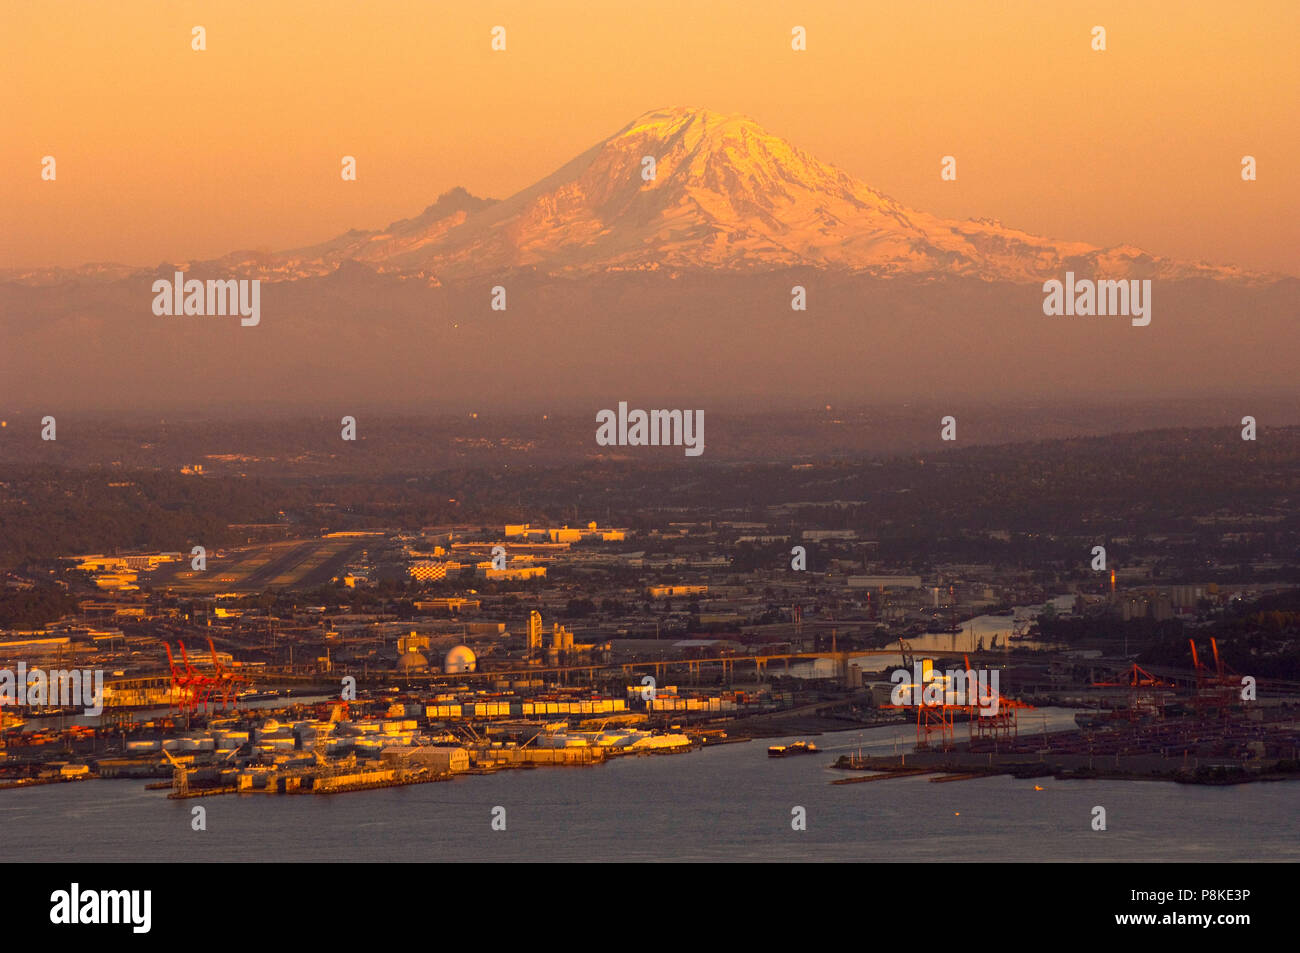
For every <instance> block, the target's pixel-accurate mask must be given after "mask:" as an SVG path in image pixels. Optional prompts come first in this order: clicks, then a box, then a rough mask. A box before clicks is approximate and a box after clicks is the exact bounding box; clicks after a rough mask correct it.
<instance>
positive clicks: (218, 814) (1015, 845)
mask: <svg viewBox="0 0 1300 953" xmlns="http://www.w3.org/2000/svg"><path fill="white" fill-rule="evenodd" d="M1072 714H1073V713H1072V711H1070V710H1063V709H1053V710H1048V711H1041V712H1030V713H1026V718H1025V719H1024V721H1023V722H1022V737H1023V736H1024V735H1025V734H1030V733H1032V732H1033V728H1034V727H1035V722H1038V723H1040V724H1041V723H1045V724H1046V727H1047V729H1048V730H1049V731H1050V730H1052V729H1056V728H1063V727H1066V726H1067V725H1068V723H1069V722H1070V719H1071V718H1072ZM788 740H797V739H788ZM896 740H901V742H902V744H900V747H910V742H911V740H912V734H911V731H910V730H908V729H906V728H904V729H900V728H898V727H886V728H874V729H867V730H862V731H848V732H837V733H833V734H825V735H820V736H817V738H816V741H817V746H818V748H820V749H821V751H820V753H819V754H817V755H815V756H811V757H806V758H788V759H770V758H768V757H767V752H766V748H767V745H768V744H769V743H776V741H775V740H774V741H771V742H769V741H763V742H757V741H756V742H750V743H746V744H733V745H720V746H713V747H706V748H703V749H700V750H697V751H692V752H690V753H688V754H676V755H663V756H646V757H627V758H619V759H615V760H613V761H611V762H609V763H607V764H604V765H601V766H598V767H591V768H538V769H534V770H516V771H506V772H500V773H497V774H493V775H488V776H482V777H463V778H459V779H457V780H456V781H454V782H452V783H448V784H423V785H414V786H411V787H404V788H390V789H384V790H377V791H367V792H361V793H354V794H340V795H331V796H327V797H281V798H269V797H265V796H261V795H243V796H227V797H213V798H207V799H199V800H194V801H169V800H167V798H166V792H164V791H146V790H145V789H144V786H143V784H142V783H140V782H139V781H109V780H92V781H78V782H72V783H67V784H54V785H49V786H45V787H42V788H36V789H30V790H14V791H7V792H4V794H3V795H2V796H0V834H2V836H3V837H4V840H5V850H6V856H8V857H10V858H12V859H14V860H19V861H45V860H74V859H75V860H78V861H141V860H142V861H213V862H222V861H225V862H249V861H391V860H395V861H431V860H432V861H528V860H566V861H700V860H712V861H728V860H736V861H740V860H745V861H778V860H819V861H825V860H844V861H848V860H860V861H870V862H881V861H896V862H902V861H946V860H951V861H989V860H994V861H1020V860H1024V861H1134V860H1137V861H1197V860H1216V861H1222V860H1231V861H1260V860H1263V861H1284V860H1290V861H1296V860H1300V819H1298V818H1297V812H1296V809H1295V805H1296V796H1297V790H1298V789H1297V787H1296V785H1295V783H1294V782H1278V783H1261V784H1249V785H1239V786H1233V787H1206V786H1200V785H1173V784H1167V783H1148V782H1133V781H1057V780H1054V779H1053V778H1038V779H1034V780H1015V779H1012V778H1008V777H995V778H982V779H976V780H970V781H961V782H956V783H952V784H933V783H930V782H929V780H928V779H927V778H926V777H924V776H922V777H915V778H905V779H898V780H890V781H884V782H882V783H878V784H851V785H833V784H831V783H829V782H830V781H832V780H834V779H836V778H838V777H842V776H843V772H838V771H834V770H832V769H830V768H829V765H830V764H831V762H833V761H834V760H835V759H836V758H837V757H839V756H840V755H842V754H850V753H853V752H855V751H857V750H858V748H859V746H861V747H862V750H863V751H864V753H865V752H874V753H882V754H883V753H888V752H890V751H892V750H893V747H894V744H895V741H896ZM1036 785H1037V786H1039V787H1041V788H1042V790H1035V786H1036ZM200 804H201V805H203V806H204V807H205V808H206V810H207V828H208V829H207V830H206V831H200V832H196V831H193V830H191V829H190V818H191V809H192V808H193V807H194V806H196V805H200ZM498 805H500V806H504V807H505V808H506V817H507V829H506V830H505V831H494V830H492V828H491V811H492V808H493V807H495V806H498ZM796 805H799V806H802V807H804V808H806V810H807V818H808V829H807V830H806V831H794V830H792V829H791V824H790V821H791V809H792V808H793V807H794V806H796ZM1096 805H1101V806H1103V807H1105V808H1106V812H1107V824H1108V830H1106V831H1104V832H1098V831H1093V830H1092V829H1091V826H1090V824H1091V818H1092V809H1093V807H1094V806H1096ZM1225 818H1231V819H1232V822H1231V824H1227V823H1225Z"/></svg>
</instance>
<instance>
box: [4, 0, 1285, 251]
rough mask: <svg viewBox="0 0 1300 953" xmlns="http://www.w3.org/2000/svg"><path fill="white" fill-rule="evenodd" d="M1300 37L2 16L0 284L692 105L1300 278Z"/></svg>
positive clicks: (886, 22) (282, 238)
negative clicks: (346, 176) (954, 172)
mask: <svg viewBox="0 0 1300 953" xmlns="http://www.w3.org/2000/svg"><path fill="white" fill-rule="evenodd" d="M497 24H500V25H503V26H505V27H506V29H507V50H506V52H504V53H495V52H493V51H491V49H490V48H489V40H490V37H489V31H490V30H491V28H492V27H493V26H494V25H497ZM796 24H798V25H802V26H804V27H806V28H807V33H808V50H807V52H801V53H796V52H793V51H791V49H790V30H791V27H792V26H794V25H796ZM195 25H202V26H204V27H205V28H206V30H207V50H206V51H205V52H194V51H192V50H191V48H190V41H191V33H190V31H191V28H192V27H193V26H195ZM1094 25H1102V26H1104V27H1105V28H1106V30H1107V47H1108V49H1107V50H1106V52H1104V53H1099V52H1094V51H1093V50H1092V49H1091V47H1090V30H1091V29H1092V27H1093V26H1094ZM1297 36H1300V3H1297V2H1295V0H1271V2H1257V3H1251V2H1234V3H1227V2H1224V0H1219V2H1208V0H1177V2H1175V0H1163V2H1133V0H1129V2H1113V3H1112V2H1104V0H1091V2H1086V3H1074V2H1068V0H1051V2H1043V0H997V2H973V0H951V2H947V0H939V2H932V3H922V2H916V3H898V2H890V3H872V2H866V0H852V2H824V0H805V2H802V3H800V2H781V3H775V2H764V0H737V2H730V0H728V2H722V0H708V2H700V0H685V2H678V0H655V2H653V3H647V4H636V3H619V4H614V3H604V2H590V3H573V2H559V0H547V2H545V3H542V2H536V0H525V2H518V3H512V2H490V3H477V2H476V3H468V2H464V3H461V2H455V3H453V2H440V0H373V2H355V0H347V2H332V0H310V2H299V0H275V2H267V3H252V2H243V0H239V2H219V0H213V2H205V3H197V2H195V3H177V2H170V0H169V2H165V3H159V2H153V0H150V2H139V0H137V2H123V3H104V2H102V0H89V2H58V0H52V2H49V3H19V2H10V3H5V4H3V5H0V75H2V76H3V83H2V84H0V116H2V117H3V119H0V123H3V129H4V134H3V136H2V137H0V181H2V182H3V192H0V266H6V267H13V266H29V265H39V264H59V265H75V264H80V263H83V262H86V261H119V262H125V263H130V264H140V265H148V264H154V263H157V262H159V261H162V260H170V259H189V258H205V257H215V256H217V255H220V254H223V253H225V252H227V251H232V250H235V249H241V248H262V249H280V248H290V247H294V246H297V245H304V244H309V243H314V242H316V241H321V240H324V239H326V238H329V237H332V236H334V235H335V234H338V233H339V232H342V231H345V230H347V229H349V228H378V227H382V226H383V225H386V224H387V223H389V222H390V221H393V220H395V219H398V218H404V217H407V216H410V215H414V214H416V213H418V212H419V211H420V210H421V209H423V208H424V207H425V206H426V205H428V204H430V203H431V202H432V201H433V200H434V199H435V198H436V197H437V196H438V195H439V194H440V193H442V192H444V191H446V190H447V189H450V188H452V187H453V186H457V185H463V186H465V187H466V188H468V189H469V190H470V191H471V192H473V193H474V194H476V195H486V196H493V197H504V196H506V195H508V194H510V193H512V192H514V191H517V190H518V189H520V188H523V187H525V186H527V185H529V184H531V183H532V182H534V181H535V180H537V179H539V178H541V177H542V176H544V175H546V174H548V173H550V172H552V171H554V169H556V168H557V167H558V166H560V165H562V164H563V163H564V162H566V161H568V160H569V159H570V158H572V157H573V156H574V155H576V154H577V153H579V152H581V151H582V150H584V149H586V148H588V147H589V146H591V145H592V144H594V143H595V142H597V141H599V140H600V139H602V138H604V137H605V136H607V135H610V134H611V133H613V132H615V131H617V130H618V129H619V128H620V127H622V126H623V125H625V124H626V123H627V122H629V121H630V120H631V119H633V118H634V117H636V116H637V115H639V114H641V113H643V112H645V111H647V110H649V109H653V108H658V107H662V106H675V105H692V106H704V107H708V108H710V109H715V110H719V111H722V112H739V113H744V114H747V115H749V116H751V117H752V118H754V119H755V120H757V121H758V122H759V123H760V124H761V125H763V126H765V127H766V128H767V129H768V130H769V131H770V132H772V133H774V134H776V135H780V136H783V137H785V138H787V139H789V140H790V141H792V142H793V143H794V144H795V145H797V146H799V147H801V148H804V149H806V150H807V151H809V152H811V153H812V154H813V155H815V156H817V157H819V158H821V159H824V160H826V161H828V162H831V163H833V164H835V165H838V166H840V167H841V168H843V169H845V170H846V171H848V172H849V173H851V174H853V175H855V176H857V177H858V178H860V179H862V180H864V181H865V182H866V183H867V184H869V185H871V186H873V187H875V188H877V189H880V190H881V191H883V192H885V193H886V194H889V195H891V196H893V197H894V198H896V199H898V200H899V201H901V202H903V203H905V204H907V205H911V206H913V207H916V208H920V209H925V210H928V211H934V212H938V213H940V214H943V215H948V216H956V217H967V216H970V217H991V218H997V219H1000V220H1002V221H1003V222H1004V223H1006V224H1008V225H1013V226H1017V227H1020V228H1024V229H1026V230H1028V231H1031V232H1035V233H1039V234H1043V235H1047V236H1049V237H1054V238H1063V239H1075V240H1081V241H1088V242H1092V243H1095V244H1099V245H1111V244H1119V243H1131V244H1135V245H1138V246H1141V247H1143V248H1145V249H1147V250H1148V251H1151V252H1153V253H1156V254H1161V255H1167V256H1172V257H1179V258H1193V259H1204V260H1207V261H1210V262H1214V263H1221V264H1237V265H1241V266H1243V267H1246V268H1249V269H1256V270H1276V271H1285V272H1289V273H1291V274H1300V180H1298V179H1297V176H1296V175H1295V169H1296V167H1297V159H1298V158H1300V156H1298V155H1297V152H1298V151H1300V108H1298V105H1297V104H1300V56H1297V53H1296V49H1295V43H1296V38H1297ZM345 154H350V155H355V156H356V157H357V160H358V181H357V182H354V183H347V182H343V181H342V180H341V179H340V177H339V168H340V164H339V163H340V157H341V156H343V155H345ZM945 154H951V155H954V156H956V157H957V161H958V179H957V181H956V182H942V181H941V180H940V178H939V163H940V157H941V156H943V155H945ZM1247 154H1250V155H1254V156H1255V157H1256V158H1257V160H1258V170H1259V171H1258V175H1259V179H1258V181H1256V182H1253V183H1246V182H1243V181H1242V179H1241V175H1240V169H1241V158H1242V156H1243V155H1247ZM44 155H53V156H55V158H56V160H57V163H58V166H57V169H58V179H57V181H55V182H53V183H51V182H43V181H41V178H40V162H41V157H42V156H44Z"/></svg>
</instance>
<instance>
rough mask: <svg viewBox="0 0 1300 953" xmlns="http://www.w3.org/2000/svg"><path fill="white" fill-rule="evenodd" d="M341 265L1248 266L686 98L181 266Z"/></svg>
mask: <svg viewBox="0 0 1300 953" xmlns="http://www.w3.org/2000/svg"><path fill="white" fill-rule="evenodd" d="M646 157H650V158H652V159H653V160H654V165H655V169H654V176H653V178H647V177H646V176H643V170H645V169H646ZM347 262H360V263H363V264H365V265H368V266H369V267H371V268H373V269H374V270H375V271H378V272H381V273H387V274H393V273H396V274H399V275H407V276H410V277H414V278H420V279H423V280H425V281H428V282H429V283H430V284H438V283H440V281H441V280H442V279H453V280H454V279H460V278H467V277H472V276H479V275H500V274H502V273H503V272H509V271H511V270H515V269H530V270H535V271H537V272H540V273H542V274H549V275H581V274H584V273H593V272H595V273H600V272H618V271H646V270H648V271H653V270H657V269H672V270H707V271H728V272H735V271H749V270H773V269H779V268H786V267H795V266H798V267H814V268H824V269H832V270H844V271H849V272H856V273H862V274H869V275H878V276H891V275H900V276H901V275H953V276H964V277H976V278H981V279H985V280H991V281H1011V282H1031V281H1035V280H1042V279H1043V278H1046V277H1059V276H1060V275H1061V274H1062V273H1063V272H1064V271H1066V270H1073V271H1076V272H1079V273H1081V274H1104V275H1105V276H1106V277H1108V278H1121V277H1149V278H1153V277H1160V278H1188V277H1197V276H1203V277H1209V278H1220V279H1222V278H1239V277H1247V275H1246V274H1245V273H1243V272H1241V271H1240V270H1238V269H1235V268H1223V267H1214V266H1210V265H1206V264H1203V263H1190V262H1184V261H1173V260H1168V259H1162V258H1158V257H1154V256H1151V255H1149V254H1147V253H1146V252H1144V251H1142V250H1141V249H1138V248H1134V247H1132V246H1119V247H1115V248H1107V249H1101V248H1097V247H1094V246H1092V245H1088V244H1085V243H1082V242H1067V241H1055V240H1052V239H1048V238H1042V237H1039V236H1035V235H1031V234H1029V233H1027V232H1023V231H1020V230H1018V229H1014V228H1009V227H1007V226H1004V225H1003V224H1001V223H1000V222H997V221H994V220H990V219H979V220H965V221H956V220H949V219H943V218H940V217H938V216H936V215H931V214H929V213H926V212H920V211H916V210H914V209H910V208H907V207H906V206H904V205H902V204H900V203H899V202H896V201H895V200H893V199H891V198H889V197H888V196H886V195H883V194H882V193H880V192H878V191H876V190H875V189H873V188H871V187H869V186H867V185H866V184H864V183H862V182H860V181H858V180H856V179H854V178H853V177H852V176H850V175H849V174H847V173H846V172H843V171H841V170H840V169H837V168H835V167H834V166H831V165H828V164H827V163H825V162H821V161H820V160H818V159H816V158H814V157H813V156H810V155H808V154H807V153H806V152H803V151H802V150H800V149H798V148H796V147H795V146H793V145H791V144H790V143H788V142H786V141H785V140H784V139H781V138H780V137H778V136H774V135H772V134H771V133H769V132H767V131H765V130H764V129H763V128H762V127H761V126H759V125H758V124H757V123H755V122H754V121H752V120H750V119H748V118H745V117H743V116H731V115H722V114H719V113H716V112H711V111H709V110H706V109H687V108H680V107H679V108H673V109H661V110H655V111H653V112H649V113H646V114H645V115H643V116H640V117H638V118H637V119H635V120H633V121H632V122H631V123H629V124H628V125H626V126H625V127H623V128H622V129H620V130H619V131H618V132H616V133H615V134H614V135H612V136H610V137H609V138H607V139H605V140H603V141H602V142H599V143H597V144H596V145H595V146H593V147H592V148H590V149H588V150H587V151H586V152H584V153H582V154H581V155H579V156H577V157H576V158H574V159H573V160H572V161H570V162H569V163H567V164H566V165H564V166H563V167H562V168H560V169H558V170H557V171H555V172H554V173H552V174H551V175H549V176H547V177H546V178H544V179H542V180H541V181H539V182H537V183H536V184H534V185H533V186H531V187H529V188H527V189H525V190H523V191H522V192H519V193H517V194H515V195H513V196H511V197H510V198H508V199H505V200H504V201H499V202H498V201H493V200H490V199H480V198H475V197H474V196H472V195H470V194H469V193H468V192H466V191H465V190H464V189H459V188H458V189H454V190H452V191H450V192H448V193H446V194H444V195H443V196H442V197H440V198H439V199H438V200H437V202H435V203H434V204H433V205H431V206H429V207H428V208H426V209H425V210H424V211H423V212H422V213H420V214H419V215H417V216H415V217H414V218H409V219H404V220H402V221H398V222H394V223H393V224H391V225H389V226H388V227H387V228H385V229H382V230H379V231H357V230H353V231H350V232H347V233H346V234H344V235H340V236H338V237H337V238H335V239H333V240H331V241H328V242H325V243H323V244H319V245H314V246H310V247H307V248H300V249H294V250H290V251H285V252H282V253H277V254H267V253H254V252H236V253H233V254H230V255H226V256H224V257H222V258H221V259H218V260H216V261H212V262H197V263H193V262H183V263H178V264H181V265H183V266H186V267H192V268H196V269H199V270H202V271H205V272H215V273H220V274H232V273H234V274H237V275H239V276H241V277H261V278H263V279H268V280H272V281H274V280H293V279H296V278H305V277H312V276H318V275H323V274H328V273H331V272H333V271H335V270H337V269H338V268H339V267H340V266H341V265H343V264H344V263H347ZM96 268H97V271H98V272H100V273H104V274H109V275H112V276H113V277H119V276H120V274H119V273H118V272H107V271H105V266H96ZM162 270H164V271H165V270H167V269H166V268H164V269H162ZM78 273H82V270H81V269H78ZM91 274H92V273H91V272H90V270H89V269H87V270H85V272H84V275H83V276H86V277H89V276H91ZM49 276H50V272H49V270H39V271H30V272H26V273H25V274H23V275H19V274H16V273H11V274H10V275H9V277H10V278H20V279H21V278H24V277H25V278H27V279H28V280H40V279H41V278H42V277H44V278H46V279H48V278H49Z"/></svg>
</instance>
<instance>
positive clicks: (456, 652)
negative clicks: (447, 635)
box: [442, 645, 478, 675]
mask: <svg viewBox="0 0 1300 953" xmlns="http://www.w3.org/2000/svg"><path fill="white" fill-rule="evenodd" d="M477 665H478V659H477V658H476V657H475V655H474V650H473V649H471V648H470V647H469V646H468V645H458V646H456V647H455V648H453V649H452V650H451V651H450V652H448V653H447V658H446V659H445V660H444V661H443V664H442V670H443V671H444V672H446V673H447V674H448V675H459V674H461V673H462V672H472V671H474V669H475V667H476V666H477Z"/></svg>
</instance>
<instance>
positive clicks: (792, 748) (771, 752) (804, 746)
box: [767, 741, 817, 758]
mask: <svg viewBox="0 0 1300 953" xmlns="http://www.w3.org/2000/svg"><path fill="white" fill-rule="evenodd" d="M816 753H817V746H816V745H815V744H813V743H812V742H811V741H795V742H792V743H790V744H788V745H772V746H771V747H769V748H768V749H767V756H768V757H769V758H784V757H787V756H789V755H792V754H816Z"/></svg>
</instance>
